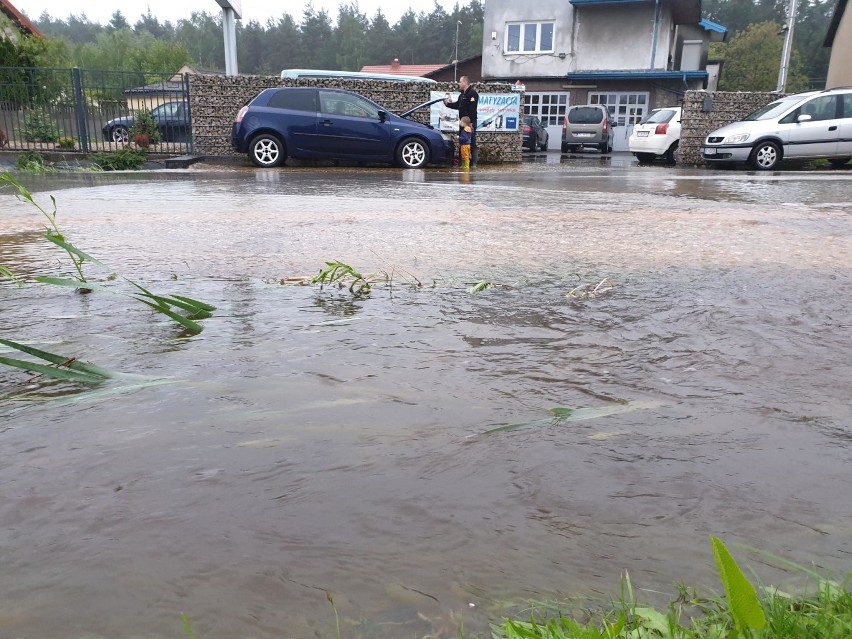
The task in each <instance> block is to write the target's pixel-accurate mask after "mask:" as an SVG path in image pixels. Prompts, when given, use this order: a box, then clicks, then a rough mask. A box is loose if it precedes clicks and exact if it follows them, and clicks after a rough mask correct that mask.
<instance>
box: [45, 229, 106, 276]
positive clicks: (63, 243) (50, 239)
mask: <svg viewBox="0 0 852 639" xmlns="http://www.w3.org/2000/svg"><path fill="white" fill-rule="evenodd" d="M44 239H46V240H47V241H48V242H53V243H54V244H56V246H59V247H61V248H64V249H65V250H66V251H68V252H69V253H73V254H74V255H76V256H77V257H79V258H82V259H84V260H86V261H88V262H91V263H92V264H97V265H98V266H103V267H104V268H106V264H104V263H103V262H101V261H100V260H98V259H96V258H94V257H92V256H91V255H89V254H88V253H85V252H84V251H81V250H80V249H78V248H77V247H76V246H74V245H73V244H69V243H68V242H66V241H64V240H62V239H61V238H59V237H57V236H56V235H55V234H54V233H50V232H48V233H45V234H44Z"/></svg>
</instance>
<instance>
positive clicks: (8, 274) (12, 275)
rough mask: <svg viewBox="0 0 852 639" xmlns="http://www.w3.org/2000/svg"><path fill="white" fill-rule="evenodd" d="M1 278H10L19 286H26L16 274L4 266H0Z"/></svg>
mask: <svg viewBox="0 0 852 639" xmlns="http://www.w3.org/2000/svg"><path fill="white" fill-rule="evenodd" d="M0 277H8V278H9V279H10V280H12V281H13V282H14V283H15V284H17V285H18V286H23V285H24V283H23V282H22V281H21V279H20V278H19V277H18V276H17V275H15V273H13V272H12V271H10V270H9V269H8V268H6V267H5V266H3V265H2V264H0Z"/></svg>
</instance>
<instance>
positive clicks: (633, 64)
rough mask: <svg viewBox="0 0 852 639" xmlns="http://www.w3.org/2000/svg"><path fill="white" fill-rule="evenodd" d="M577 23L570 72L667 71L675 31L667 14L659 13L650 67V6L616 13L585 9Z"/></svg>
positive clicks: (620, 8) (620, 9)
mask: <svg viewBox="0 0 852 639" xmlns="http://www.w3.org/2000/svg"><path fill="white" fill-rule="evenodd" d="M576 20H577V27H576V33H577V40H576V42H575V45H574V49H575V54H576V55H575V56H574V64H573V66H572V68H571V69H569V70H570V71H600V70H609V69H651V68H653V69H665V68H667V64H668V57H669V51H670V50H671V41H672V33H673V30H674V29H673V26H672V19H671V14H670V13H668V12H667V11H665V10H661V12H660V24H659V27H658V31H657V48H656V52H655V55H654V59H653V64H652V61H651V52H652V45H653V41H654V5H653V4H625V5H619V6H618V12H617V13H616V12H615V11H613V9H612V7H611V6H601V7H585V6H584V7H582V8H581V9H580V11H579V12H578V13H577V18H576Z"/></svg>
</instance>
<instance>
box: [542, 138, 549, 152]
mask: <svg viewBox="0 0 852 639" xmlns="http://www.w3.org/2000/svg"><path fill="white" fill-rule="evenodd" d="M548 142H550V140H549V139H547V140H545V141H544V142H542V143H541V147H540V148H541V150H542V151H547V144H548Z"/></svg>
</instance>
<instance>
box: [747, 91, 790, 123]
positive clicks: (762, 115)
mask: <svg viewBox="0 0 852 639" xmlns="http://www.w3.org/2000/svg"><path fill="white" fill-rule="evenodd" d="M801 100H802V98H801V96H790V97H789V98H783V99H781V100H776V101H775V102H773V103H771V104H767V105H766V106H765V107H761V108H759V109H758V110H757V111H754V112H753V113H749V114H748V115H747V116H745V117H744V118H743V122H754V121H755V120H771V119H772V118H775V117H778V116H779V115H781V114H782V113H784V111H786V110H787V109H789V108H790V107H791V106H793V105H794V104H797V103H799V102H801Z"/></svg>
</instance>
